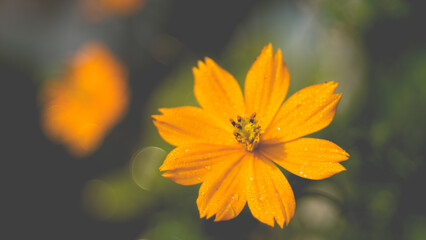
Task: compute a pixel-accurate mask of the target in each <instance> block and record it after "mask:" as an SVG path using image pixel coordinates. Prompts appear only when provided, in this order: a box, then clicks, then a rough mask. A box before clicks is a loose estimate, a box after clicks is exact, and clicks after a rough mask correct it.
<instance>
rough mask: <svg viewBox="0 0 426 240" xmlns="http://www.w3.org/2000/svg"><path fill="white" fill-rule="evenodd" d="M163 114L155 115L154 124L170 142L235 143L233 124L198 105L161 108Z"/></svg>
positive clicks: (178, 143)
mask: <svg viewBox="0 0 426 240" xmlns="http://www.w3.org/2000/svg"><path fill="white" fill-rule="evenodd" d="M159 111H160V112H162V113H163V115H154V116H153V118H154V119H155V120H154V124H155V126H156V127H157V129H158V132H159V133H160V135H161V137H162V138H163V139H164V140H166V141H167V142H168V143H170V144H172V145H174V146H178V145H188V144H193V143H213V144H219V145H220V144H223V145H228V144H234V143H235V137H234V136H233V134H232V131H233V128H232V125H231V124H226V123H225V122H223V121H220V120H217V118H215V117H214V116H212V115H211V114H209V113H208V112H206V111H204V110H203V109H201V108H197V107H188V106H187V107H177V108H161V109H159Z"/></svg>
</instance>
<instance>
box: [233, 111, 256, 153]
mask: <svg viewBox="0 0 426 240" xmlns="http://www.w3.org/2000/svg"><path fill="white" fill-rule="evenodd" d="M255 118H256V113H253V114H252V115H251V116H250V118H247V117H241V116H237V122H235V121H234V120H233V119H230V122H231V124H232V126H234V136H235V139H236V140H237V142H239V143H241V144H243V145H244V148H245V150H246V151H248V152H253V151H254V150H255V149H256V147H257V145H259V140H260V135H261V134H262V131H261V129H260V126H259V123H258V122H257V121H256V119H255Z"/></svg>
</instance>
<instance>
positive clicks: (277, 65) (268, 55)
mask: <svg viewBox="0 0 426 240" xmlns="http://www.w3.org/2000/svg"><path fill="white" fill-rule="evenodd" d="M289 83H290V75H289V73H288V69H287V66H286V65H285V63H284V62H283V58H282V54H281V50H280V49H278V51H277V52H276V53H275V55H273V49H272V45H271V44H269V45H268V46H266V47H265V48H264V49H263V50H262V52H261V53H260V55H259V57H258V58H257V59H256V61H255V62H254V64H253V66H252V67H251V68H250V70H249V72H248V73H247V77H246V82H245V89H244V96H245V102H246V110H247V111H246V114H247V116H250V115H251V114H252V113H254V112H255V113H256V115H257V117H258V119H259V120H260V125H261V126H262V127H263V128H264V129H266V127H267V126H268V125H269V123H270V121H271V120H272V118H273V117H274V116H275V114H276V113H277V111H278V109H279V107H280V106H281V104H282V102H283V100H284V98H285V96H286V94H287V90H288V86H289Z"/></svg>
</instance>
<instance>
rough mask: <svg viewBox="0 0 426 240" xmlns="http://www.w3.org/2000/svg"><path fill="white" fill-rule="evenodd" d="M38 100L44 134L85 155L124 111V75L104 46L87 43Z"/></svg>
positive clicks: (125, 80)
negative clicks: (40, 105)
mask: <svg viewBox="0 0 426 240" xmlns="http://www.w3.org/2000/svg"><path fill="white" fill-rule="evenodd" d="M40 100H41V104H42V114H41V115H42V126H43V129H44V131H45V133H46V135H48V136H49V137H50V138H51V139H52V140H54V141H57V142H62V143H64V144H65V146H66V147H67V148H68V150H69V151H70V152H71V153H73V154H74V155H76V156H79V157H81V156H85V155H88V154H89V153H91V152H93V151H94V150H95V149H96V148H97V147H98V145H99V144H100V143H101V142H102V140H103V138H104V136H105V134H106V133H107V132H108V131H109V130H110V129H111V128H112V126H113V125H115V124H116V123H117V122H118V121H119V120H120V118H121V117H122V116H123V114H124V112H125V110H126V109H127V105H128V101H129V93H128V90H127V73H126V70H125V69H124V66H123V65H122V64H121V63H120V62H119V61H117V60H116V59H115V58H114V56H113V55H112V54H111V53H110V51H109V50H108V48H107V47H106V46H104V45H103V44H101V43H90V44H87V45H85V46H84V47H83V48H82V49H81V50H80V51H79V52H78V53H77V54H76V56H75V57H74V59H73V61H72V62H71V64H70V67H69V69H68V71H67V73H66V75H65V76H62V77H61V78H60V79H59V80H52V81H47V82H46V83H45V85H44V86H43V87H42V89H41V91H40Z"/></svg>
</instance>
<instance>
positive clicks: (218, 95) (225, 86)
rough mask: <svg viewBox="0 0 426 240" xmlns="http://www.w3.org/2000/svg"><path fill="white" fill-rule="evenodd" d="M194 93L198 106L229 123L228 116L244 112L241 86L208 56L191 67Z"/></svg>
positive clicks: (233, 116)
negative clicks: (196, 66) (196, 65)
mask: <svg viewBox="0 0 426 240" xmlns="http://www.w3.org/2000/svg"><path fill="white" fill-rule="evenodd" d="M193 73H194V78H195V84H194V94H195V97H196V98H197V101H198V103H199V104H200V106H201V107H202V108H203V109H204V110H207V111H209V112H211V113H213V114H214V115H215V116H217V117H219V118H221V119H222V120H224V121H225V122H227V123H229V119H230V118H235V117H236V116H237V115H242V114H244V100H243V94H242V92H241V88H240V86H239V85H238V82H237V81H236V80H235V78H234V77H233V76H232V75H231V74H229V73H228V72H227V71H225V70H223V69H222V68H221V67H219V66H218V65H217V64H216V63H215V62H214V61H213V60H211V59H210V58H206V59H205V63H203V62H202V61H198V68H195V67H194V68H193Z"/></svg>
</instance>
